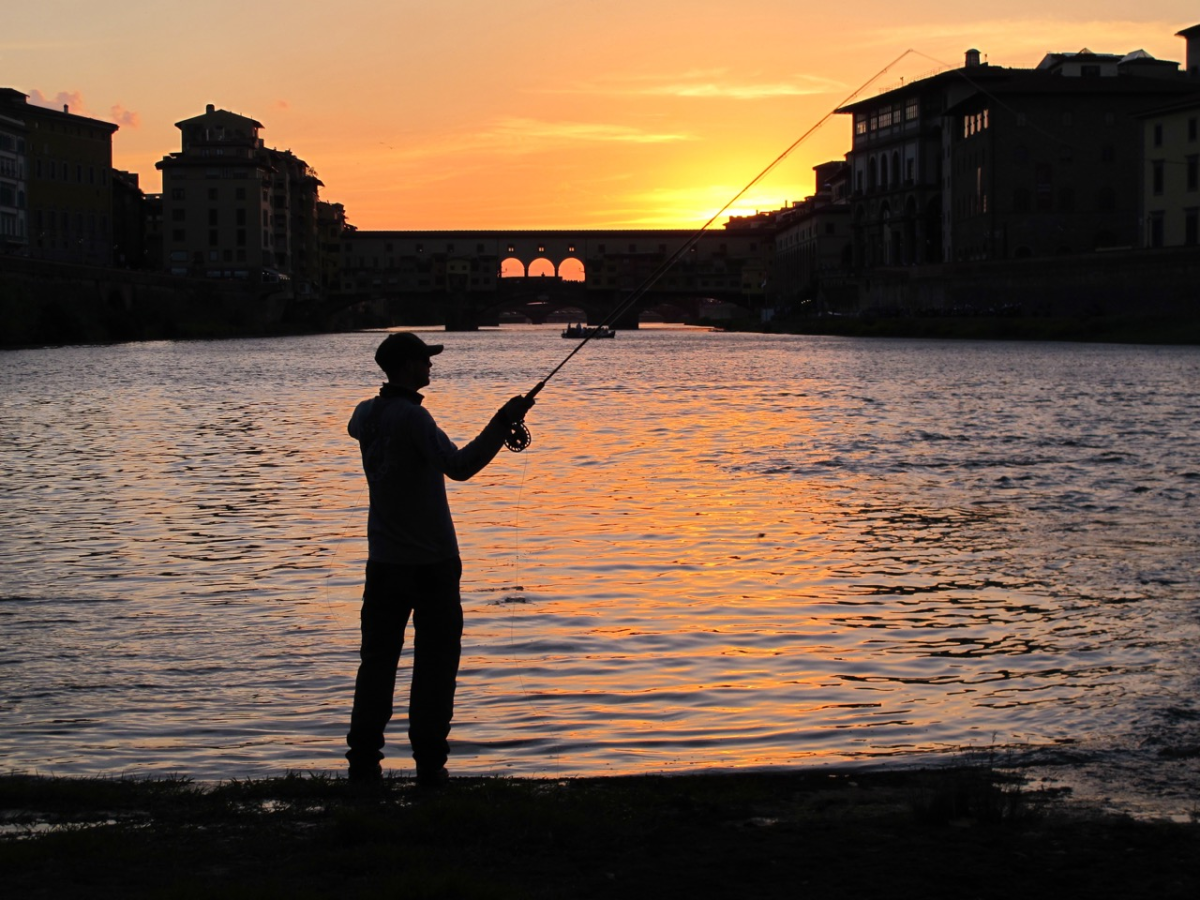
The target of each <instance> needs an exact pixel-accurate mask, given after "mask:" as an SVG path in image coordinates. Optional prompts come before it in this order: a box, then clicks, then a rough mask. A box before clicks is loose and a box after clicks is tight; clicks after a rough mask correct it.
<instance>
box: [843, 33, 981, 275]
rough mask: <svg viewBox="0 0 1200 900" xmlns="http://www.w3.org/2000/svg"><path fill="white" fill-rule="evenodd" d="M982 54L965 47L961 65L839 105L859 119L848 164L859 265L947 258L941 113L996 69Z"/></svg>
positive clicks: (855, 257) (857, 262)
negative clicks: (967, 73)
mask: <svg viewBox="0 0 1200 900" xmlns="http://www.w3.org/2000/svg"><path fill="white" fill-rule="evenodd" d="M979 58H980V57H979V51H978V50H971V51H968V53H967V60H966V66H965V67H964V69H955V70H951V71H949V72H942V73H939V74H937V75H933V76H931V77H929V78H924V79H921V80H919V81H913V82H910V83H908V84H905V85H903V86H901V87H899V88H896V89H894V90H891V91H887V92H885V93H882V94H879V95H878V96H876V97H872V98H871V99H869V100H863V101H860V102H858V103H852V104H850V105H848V106H844V107H842V108H841V109H839V110H838V112H839V113H844V114H847V115H850V116H852V117H853V121H854V126H853V136H852V143H851V148H850V151H849V152H848V153H847V154H846V164H847V166H848V167H849V170H850V207H851V220H852V228H853V265H854V267H855V268H859V269H862V268H873V267H876V266H903V265H914V264H924V263H939V262H941V261H942V260H943V255H944V251H943V242H944V236H943V232H944V227H945V222H944V215H943V208H942V207H943V193H944V190H945V187H946V184H945V178H944V172H945V168H946V160H945V155H944V148H943V125H944V118H945V114H946V110H947V109H948V108H949V107H950V106H952V105H953V104H955V103H957V102H958V101H959V100H961V99H963V98H965V97H967V96H969V94H970V93H972V91H973V90H974V89H975V86H979V85H985V84H986V83H988V82H990V81H991V80H992V79H994V78H995V77H996V76H997V75H998V74H999V71H1000V70H998V69H996V68H995V67H992V66H988V65H983V64H981V63H980V62H979ZM965 69H970V70H971V73H970V75H971V77H970V79H968V78H965V77H963V74H962V73H963V71H964V70H965Z"/></svg>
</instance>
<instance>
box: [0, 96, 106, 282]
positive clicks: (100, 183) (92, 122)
mask: <svg viewBox="0 0 1200 900" xmlns="http://www.w3.org/2000/svg"><path fill="white" fill-rule="evenodd" d="M27 100H28V97H27V95H25V94H23V93H21V92H20V91H17V90H13V89H12V88H0V115H3V116H5V117H7V118H9V119H15V120H17V121H18V122H21V123H23V124H24V126H25V147H26V166H27V168H26V171H25V176H26V185H27V196H26V204H27V219H26V221H27V230H28V246H29V255H30V256H33V257H37V258H41V259H53V260H59V261H62V262H75V263H82V264H86V265H102V266H107V265H109V264H110V263H111V261H112V136H113V134H114V133H116V131H117V125H115V124H114V123H112V122H101V121H99V120H98V119H90V118H88V117H86V116H77V115H73V114H72V113H71V112H70V110H69V109H68V108H67V107H65V106H64V107H63V109H62V111H61V112H60V111H58V110H54V109H45V108H43V107H41V106H36V105H33V104H31V103H28V102H27Z"/></svg>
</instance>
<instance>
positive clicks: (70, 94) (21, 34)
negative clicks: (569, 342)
mask: <svg viewBox="0 0 1200 900" xmlns="http://www.w3.org/2000/svg"><path fill="white" fill-rule="evenodd" d="M1064 7H1065V8H1064ZM993 9H994V10H995V11H985V10H986V7H985V5H983V4H980V3H978V2H972V3H966V2H959V0H949V2H947V0H938V2H932V0H910V2H908V3H903V4H899V3H896V2H894V0H889V2H876V0H863V2H859V3H856V4H853V5H846V6H841V5H838V4H806V3H801V2H796V0H740V2H729V0H726V2H716V0H688V2H679V0H638V2H631V0H580V2H577V3H575V4H571V5H564V4H561V3H552V2H549V0H509V2H505V3H495V2H488V3H484V2H477V0H441V2H433V0H423V2H413V0H393V2H390V3H382V2H366V0H341V2H338V3H335V4H330V3H316V2H312V0H287V2H284V0H255V2H253V3H247V2H244V0H239V2H233V0H205V2H204V3H192V2H184V0H157V2H149V0H121V2H120V3H119V4H96V3H95V2H93V0H86V2H85V0H42V2H40V3H37V4H32V3H27V4H20V5H19V6H17V7H15V8H13V9H11V10H6V12H5V16H4V18H5V24H4V30H3V32H2V33H0V73H2V74H0V86H4V87H14V88H17V89H18V90H21V91H24V92H25V93H27V94H30V95H31V96H32V98H33V99H34V100H35V101H40V102H44V103H45V104H46V105H50V106H55V107H57V108H61V105H62V104H63V103H68V104H69V105H70V108H71V111H72V112H77V113H81V114H84V115H90V116H93V117H95V118H98V119H104V120H108V121H116V122H118V123H119V124H120V125H121V130H120V131H118V132H117V134H116V136H115V138H114V145H113V148H114V165H116V166H117V167H118V168H122V169H127V170H130V171H134V172H137V173H138V174H139V175H140V176H141V180H142V186H143V188H144V189H146V190H148V191H155V190H158V188H159V184H160V182H159V177H158V172H157V171H156V170H155V168H154V164H155V162H157V161H158V160H159V159H161V158H162V157H163V156H164V155H166V154H167V153H170V152H172V151H174V150H177V149H179V132H178V130H177V129H176V128H175V127H174V123H175V122H178V121H181V120H183V119H187V118H191V117H192V116H195V115H199V114H200V113H202V112H203V111H204V107H205V105H206V104H208V103H213V104H215V105H216V106H217V107H219V108H224V109H229V110H232V111H234V112H237V113H241V114H243V115H248V116H251V117H253V118H255V119H258V120H259V121H260V122H262V123H263V125H264V126H265V128H264V130H263V137H264V139H265V141H266V143H267V144H268V145H269V146H273V147H278V148H280V149H290V150H292V151H294V152H295V153H296V154H297V155H299V156H300V157H302V158H303V159H305V160H306V161H307V162H308V163H309V164H310V165H312V166H313V167H314V168H316V170H317V171H318V173H319V175H320V177H321V180H322V181H323V182H324V184H325V187H324V188H323V190H322V192H321V196H322V199H325V200H331V201H335V202H339V203H342V204H344V205H345V207H346V211H347V215H348V217H349V220H350V222H351V223H352V224H354V225H357V226H358V227H359V228H365V229H386V228H396V229H432V228H447V229H454V228H535V229H536V228H629V227H649V228H689V227H697V226H699V225H701V224H703V223H704V222H705V221H706V220H707V219H708V218H709V217H710V216H711V215H712V214H713V213H715V212H716V211H717V210H718V209H720V208H721V207H722V206H723V205H724V204H725V203H726V202H728V201H729V200H730V199H731V198H732V197H733V196H734V195H736V194H737V192H738V191H739V190H740V189H741V188H742V187H743V186H744V185H745V184H747V183H748V182H749V181H750V180H751V179H753V178H754V177H755V176H756V175H757V174H758V173H759V172H760V171H761V170H762V169H763V168H764V167H765V166H767V164H768V163H770V162H771V161H772V160H773V159H774V158H775V157H776V156H777V155H779V154H780V153H781V152H783V151H784V150H785V149H786V148H787V147H788V146H789V145H790V144H791V143H792V142H793V141H795V140H796V139H797V138H799V137H800V136H801V135H802V134H803V133H804V132H806V131H807V130H808V129H809V128H811V127H813V126H814V125H816V124H817V123H818V122H820V121H821V120H822V119H823V118H824V117H825V116H826V115H827V114H828V113H830V112H831V111H832V110H833V109H834V108H835V107H836V106H838V105H839V104H840V103H841V102H842V101H844V100H845V99H846V98H847V96H848V95H850V94H851V93H852V92H854V91H855V90H857V89H858V88H859V87H860V86H862V85H863V84H864V83H865V82H867V81H868V79H870V78H871V76H873V75H874V74H875V73H877V72H878V71H879V70H880V69H882V68H884V67H885V66H887V65H888V64H889V63H890V62H891V61H893V60H895V59H896V58H897V57H900V56H902V55H903V54H905V52H906V51H912V52H910V53H908V55H907V56H905V57H904V58H903V59H902V60H901V61H900V62H899V63H898V64H897V65H896V66H895V67H893V68H892V69H890V70H889V71H888V72H887V73H886V74H885V75H884V76H883V77H882V78H880V79H879V80H878V81H876V82H874V83H872V85H871V87H870V88H868V90H867V91H866V92H864V93H863V94H862V95H861V96H869V95H870V93H873V92H877V91H878V90H880V89H884V88H890V87H895V86H897V85H898V84H899V83H900V80H901V79H902V78H904V79H906V80H911V79H913V78H920V77H922V76H925V75H929V74H931V73H933V72H935V71H938V70H940V68H942V67H943V66H946V65H949V66H957V65H961V61H962V57H963V52H964V51H965V50H966V49H968V48H970V47H976V48H978V49H979V50H980V51H982V52H983V53H984V55H985V56H986V57H987V59H988V61H990V62H991V63H993V64H996V65H1006V66H1033V65H1036V64H1037V62H1038V61H1039V60H1040V59H1041V58H1042V56H1043V55H1044V54H1045V53H1047V52H1051V51H1074V50H1079V49H1082V48H1083V47H1088V48H1090V49H1092V50H1094V51H1097V52H1109V53H1125V52H1128V51H1131V50H1137V49H1144V50H1146V51H1147V52H1149V53H1151V54H1152V55H1154V56H1156V57H1158V58H1160V59H1171V60H1176V61H1180V62H1182V61H1183V58H1184V42H1183V41H1182V39H1180V38H1177V37H1175V36H1174V35H1175V33H1176V32H1177V31H1179V30H1180V29H1182V28H1186V27H1188V26H1191V25H1194V24H1197V23H1200V9H1197V8H1195V6H1194V4H1193V3H1187V2H1183V0H1168V2H1146V3H1141V4H1129V3H1127V2H1119V3H1118V2H1110V0H1094V2H1089V3H1086V4H1085V3H1066V4H1063V3H1060V4H1049V3H1046V2H1045V0H1038V2H1033V0H1008V2H1006V3H1004V4H995V5H994V6H993ZM848 141H849V127H848V124H847V122H846V120H845V117H843V116H836V117H834V118H833V119H832V120H831V121H829V122H827V123H826V124H825V125H823V126H822V127H821V128H820V129H819V130H818V131H817V132H816V133H815V134H814V135H813V136H812V137H811V138H809V139H807V140H806V141H805V142H804V143H803V144H802V145H801V146H800V147H799V148H797V150H795V151H794V152H793V154H792V155H791V156H789V157H788V159H787V160H786V161H785V162H784V163H783V164H782V165H780V166H779V167H778V168H777V169H776V170H774V171H773V172H772V173H771V174H770V176H768V177H767V178H766V179H764V180H763V181H762V182H761V183H760V184H759V185H757V186H756V188H755V189H754V190H753V191H752V192H751V193H750V194H748V195H747V197H746V198H745V199H744V201H742V202H741V203H739V204H738V205H737V207H735V208H734V209H733V210H732V212H737V213H746V212H753V211H754V210H756V209H774V208H777V207H779V206H782V205H783V204H784V203H786V202H790V201H793V200H799V199H802V198H803V197H804V196H806V195H808V194H810V193H812V187H811V185H812V166H813V165H815V164H816V163H819V162H822V161H824V160H827V159H837V158H841V156H842V155H843V154H844V153H845V151H846V148H847V145H848ZM723 220H724V217H722V218H721V219H720V220H718V221H723Z"/></svg>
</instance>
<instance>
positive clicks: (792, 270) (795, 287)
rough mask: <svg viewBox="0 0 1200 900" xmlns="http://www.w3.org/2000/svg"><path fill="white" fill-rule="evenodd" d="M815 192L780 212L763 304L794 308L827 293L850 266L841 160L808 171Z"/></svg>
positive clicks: (846, 180)
mask: <svg viewBox="0 0 1200 900" xmlns="http://www.w3.org/2000/svg"><path fill="white" fill-rule="evenodd" d="M813 172H814V173H815V177H816V186H815V190H814V192H813V194H812V196H811V197H807V198H806V199H804V200H801V201H799V202H797V203H793V204H792V205H791V207H789V208H786V209H783V210H781V211H780V215H779V222H778V225H777V228H776V231H775V256H774V260H773V267H772V271H771V276H770V280H769V282H768V285H769V290H768V302H769V303H770V305H771V306H773V307H775V308H777V309H795V308H797V306H798V305H799V304H801V303H803V302H805V301H811V300H813V299H815V298H816V297H817V296H818V294H821V293H828V292H829V290H831V289H832V288H833V286H834V285H835V284H836V282H838V281H840V280H841V276H842V275H843V273H846V272H848V271H850V270H851V269H852V267H853V247H852V244H851V229H850V168H849V166H848V165H847V164H846V163H845V162H843V161H841V160H835V161H833V162H826V163H822V164H821V165H819V166H814V167H813Z"/></svg>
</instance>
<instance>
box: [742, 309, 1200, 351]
mask: <svg viewBox="0 0 1200 900" xmlns="http://www.w3.org/2000/svg"><path fill="white" fill-rule="evenodd" d="M728 330H730V331H734V330H737V331H760V332H767V333H773V334H808V335H829V336H837V337H890V338H929V339H939V340H977V341H1064V342H1076V343H1111V344H1189V345H1194V344H1200V315H1197V316H1164V315H1108V316H920V315H906V316H898V315H897V316H884V315H870V314H864V315H859V316H806V317H797V318H778V319H774V320H772V321H770V322H767V323H765V324H760V323H758V322H751V321H747V322H741V323H733V324H731V325H730V326H729V328H728Z"/></svg>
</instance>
